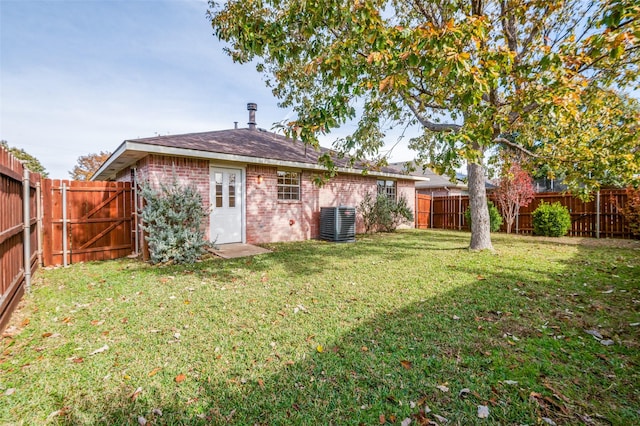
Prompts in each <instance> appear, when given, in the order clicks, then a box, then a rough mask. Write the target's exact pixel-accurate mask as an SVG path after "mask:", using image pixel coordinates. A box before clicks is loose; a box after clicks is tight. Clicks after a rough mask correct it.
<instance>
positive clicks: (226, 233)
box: [209, 167, 243, 244]
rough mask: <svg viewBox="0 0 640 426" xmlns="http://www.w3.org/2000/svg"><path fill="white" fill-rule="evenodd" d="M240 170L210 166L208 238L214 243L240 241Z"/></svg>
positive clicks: (241, 196) (241, 197) (241, 198)
mask: <svg viewBox="0 0 640 426" xmlns="http://www.w3.org/2000/svg"><path fill="white" fill-rule="evenodd" d="M242 200H243V195H242V170H240V169H226V168H220V167H212V168H211V206H212V211H211V221H210V226H209V229H210V232H211V235H210V239H211V241H213V242H215V243H216V244H226V243H241V242H242Z"/></svg>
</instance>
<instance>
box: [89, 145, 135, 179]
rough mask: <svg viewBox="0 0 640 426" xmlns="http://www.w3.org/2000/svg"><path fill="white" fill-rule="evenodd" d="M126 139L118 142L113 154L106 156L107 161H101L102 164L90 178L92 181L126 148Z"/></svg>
mask: <svg viewBox="0 0 640 426" xmlns="http://www.w3.org/2000/svg"><path fill="white" fill-rule="evenodd" d="M126 145H127V141H124V142H122V143H121V144H120V146H119V147H118V148H116V150H115V151H113V154H111V155H110V156H109V158H107V161H105V162H104V163H102V166H100V168H99V169H98V171H96V172H95V173H94V174H93V176H92V177H91V179H90V180H92V181H94V180H97V179H96V178H97V177H98V176H99V175H100V174H101V173H103V172H104V171H106V170H107V169H108V168H109V166H110V165H111V163H113V162H114V161H115V160H116V159H117V158H118V157H120V156H121V155H122V154H123V153H124V152H125V151H126V150H127V146H126Z"/></svg>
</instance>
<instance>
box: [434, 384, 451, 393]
mask: <svg viewBox="0 0 640 426" xmlns="http://www.w3.org/2000/svg"><path fill="white" fill-rule="evenodd" d="M436 388H438V389H440V390H441V391H442V392H449V388H448V387H447V386H445V385H438V386H436Z"/></svg>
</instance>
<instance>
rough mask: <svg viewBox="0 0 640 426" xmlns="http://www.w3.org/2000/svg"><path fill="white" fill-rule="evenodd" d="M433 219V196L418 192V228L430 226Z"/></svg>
mask: <svg viewBox="0 0 640 426" xmlns="http://www.w3.org/2000/svg"><path fill="white" fill-rule="evenodd" d="M430 219H431V196H430V195H424V194H416V228H418V229H427V228H429V224H430Z"/></svg>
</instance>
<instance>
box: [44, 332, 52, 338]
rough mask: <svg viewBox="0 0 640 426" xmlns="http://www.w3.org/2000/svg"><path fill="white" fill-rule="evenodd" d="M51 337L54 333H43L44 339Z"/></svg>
mask: <svg viewBox="0 0 640 426" xmlns="http://www.w3.org/2000/svg"><path fill="white" fill-rule="evenodd" d="M51 336H53V333H49V332H47V333H42V338H43V339H46V338H47V337H51Z"/></svg>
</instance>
